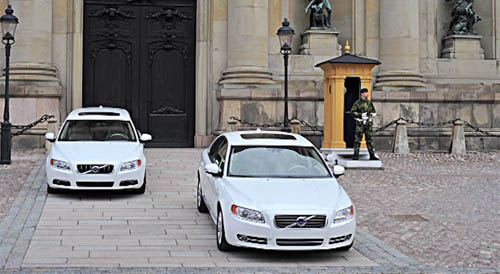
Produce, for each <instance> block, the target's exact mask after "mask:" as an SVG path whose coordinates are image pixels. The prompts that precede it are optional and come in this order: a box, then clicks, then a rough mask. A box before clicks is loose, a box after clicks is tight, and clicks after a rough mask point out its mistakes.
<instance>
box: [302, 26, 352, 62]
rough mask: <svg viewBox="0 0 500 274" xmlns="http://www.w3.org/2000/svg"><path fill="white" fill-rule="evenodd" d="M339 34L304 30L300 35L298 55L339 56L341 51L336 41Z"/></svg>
mask: <svg viewBox="0 0 500 274" xmlns="http://www.w3.org/2000/svg"><path fill="white" fill-rule="evenodd" d="M338 36H339V32H338V31H333V30H306V31H305V32H304V33H303V34H302V45H301V46H300V54H302V55H316V56H318V55H320V56H332V57H334V56H340V55H342V49H341V47H340V45H339V41H338Z"/></svg>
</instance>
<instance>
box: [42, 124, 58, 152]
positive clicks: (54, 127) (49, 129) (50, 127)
mask: <svg viewBox="0 0 500 274" xmlns="http://www.w3.org/2000/svg"><path fill="white" fill-rule="evenodd" d="M49 132H52V133H54V134H56V135H57V119H56V118H50V119H49V120H47V133H49ZM44 138H45V136H44ZM51 146H52V143H51V142H49V141H47V140H45V149H46V150H47V153H49V152H50V148H51Z"/></svg>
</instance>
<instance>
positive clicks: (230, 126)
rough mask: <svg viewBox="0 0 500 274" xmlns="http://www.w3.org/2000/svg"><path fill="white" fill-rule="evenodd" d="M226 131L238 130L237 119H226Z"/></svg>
mask: <svg viewBox="0 0 500 274" xmlns="http://www.w3.org/2000/svg"><path fill="white" fill-rule="evenodd" d="M227 131H229V132H232V131H238V121H236V120H234V119H229V121H227Z"/></svg>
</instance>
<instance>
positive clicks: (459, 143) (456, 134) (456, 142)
mask: <svg viewBox="0 0 500 274" xmlns="http://www.w3.org/2000/svg"><path fill="white" fill-rule="evenodd" d="M465 153H467V148H466V146H465V130H464V122H463V121H461V120H456V121H455V122H453V133H452V134H451V154H465Z"/></svg>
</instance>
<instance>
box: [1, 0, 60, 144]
mask: <svg viewBox="0 0 500 274" xmlns="http://www.w3.org/2000/svg"><path fill="white" fill-rule="evenodd" d="M9 3H10V4H11V5H12V8H13V9H14V15H16V16H17V17H18V18H19V25H18V26H17V31H16V34H15V39H16V43H15V44H14V45H13V46H12V54H11V66H10V81H11V86H10V92H11V93H10V94H11V109H10V116H11V117H12V123H13V124H15V125H25V124H29V123H31V122H33V121H35V120H36V119H38V118H40V117H41V116H42V115H43V114H52V115H55V116H56V119H58V120H60V118H61V117H60V98H61V93H62V88H61V84H60V82H59V79H58V77H57V76H58V70H57V69H56V68H55V66H54V65H53V63H54V60H53V58H52V57H53V55H52V54H53V52H54V51H53V38H54V37H53V35H52V34H53V28H52V27H53V22H52V19H53V1H52V0H10V1H9ZM2 12H3V10H2ZM2 52H4V51H2ZM3 54H5V53H3ZM3 56H5V55H3ZM4 58H5V57H3V58H2V59H4ZM2 69H3V67H2ZM3 74H4V73H3ZM2 76H3V75H2ZM4 81H5V78H4V77H2V79H0V90H2V91H3V90H4ZM1 93H3V92H0V94H1ZM2 101H3V99H0V105H1V104H2ZM45 127H47V124H46V123H44V124H40V125H38V126H37V127H35V128H34V129H33V130H31V131H29V132H28V133H31V134H29V135H23V136H20V137H17V138H15V139H14V140H13V147H14V149H32V148H38V147H43V145H44V143H45V141H44V137H43V135H41V134H39V133H40V131H44V128H45Z"/></svg>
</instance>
